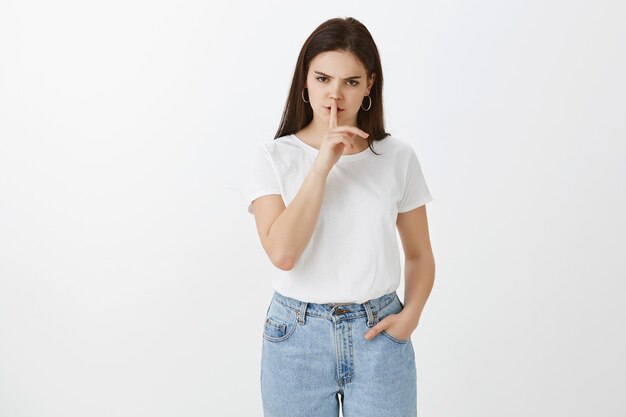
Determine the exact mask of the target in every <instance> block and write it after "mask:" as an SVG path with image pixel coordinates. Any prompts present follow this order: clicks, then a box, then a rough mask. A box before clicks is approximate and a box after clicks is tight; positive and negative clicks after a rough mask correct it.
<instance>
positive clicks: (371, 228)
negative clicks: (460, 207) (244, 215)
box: [247, 135, 432, 303]
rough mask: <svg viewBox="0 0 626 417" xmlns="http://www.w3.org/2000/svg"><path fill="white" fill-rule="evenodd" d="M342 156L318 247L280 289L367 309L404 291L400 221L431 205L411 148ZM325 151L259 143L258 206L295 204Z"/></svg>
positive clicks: (384, 143) (383, 146) (279, 279)
mask: <svg viewBox="0 0 626 417" xmlns="http://www.w3.org/2000/svg"><path fill="white" fill-rule="evenodd" d="M372 147H373V148H374V150H375V151H376V152H377V153H378V154H380V155H375V154H374V153H373V152H372V151H371V150H370V149H369V148H367V149H365V150H364V151H362V152H359V153H357V154H352V155H342V156H341V157H340V158H339V160H338V161H337V162H336V163H335V165H334V166H333V168H332V169H331V171H330V173H329V174H328V177H327V180H326V186H325V190H324V197H323V201H322V206H321V209H320V214H319V217H318V219H317V223H316V225H315V229H314V231H313V234H312V236H311V240H310V241H309V244H308V245H307V247H306V249H305V250H304V252H303V253H302V255H301V257H300V258H299V259H298V260H297V262H296V264H295V265H294V267H293V268H292V269H291V270H289V271H283V270H281V269H279V268H276V271H275V273H274V275H273V277H272V285H273V288H274V290H276V291H278V292H279V293H280V294H282V295H285V296H287V297H291V298H295V299H297V300H301V301H306V302H310V303H364V302H365V301H367V300H371V299H374V298H377V297H380V296H382V295H384V294H388V293H390V292H392V291H395V290H396V289H397V288H398V286H399V284H400V274H401V268H400V251H399V245H398V237H397V229H396V219H397V215H398V213H403V212H407V211H409V210H412V209H414V208H417V207H419V206H421V205H423V204H426V203H428V202H430V201H432V197H431V195H430V192H429V190H428V187H427V185H426V182H425V180H424V176H423V175H422V169H421V166H420V163H419V160H418V158H417V155H416V153H415V151H414V150H413V148H412V147H411V145H409V144H408V143H407V142H404V141H402V140H399V139H397V138H395V137H393V136H387V137H386V138H384V139H382V140H380V141H374V143H373V145H372ZM318 152H319V151H318V150H317V149H315V148H314V147H312V146H310V145H308V144H307V143H305V142H303V141H302V140H301V139H299V138H298V137H297V136H295V135H286V136H282V137H280V138H277V139H275V140H272V141H271V142H266V143H262V144H259V146H257V147H256V149H255V151H254V158H253V163H252V167H251V171H250V177H249V188H248V194H247V195H248V199H247V201H248V204H249V205H248V212H249V213H251V214H254V213H253V211H252V201H253V200H254V199H255V198H257V197H261V196H263V195H267V194H280V195H282V198H283V201H284V203H285V206H288V205H289V203H290V202H291V201H292V200H293V199H294V197H295V196H296V194H297V193H298V191H299V190H300V186H301V185H302V182H303V181H304V179H305V178H306V176H307V175H308V173H309V170H310V168H311V166H312V164H313V162H314V160H315V157H316V155H317V153H318Z"/></svg>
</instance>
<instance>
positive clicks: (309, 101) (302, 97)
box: [300, 87, 311, 103]
mask: <svg viewBox="0 0 626 417" xmlns="http://www.w3.org/2000/svg"><path fill="white" fill-rule="evenodd" d="M304 90H306V87H304V89H303V90H302V94H300V95H301V96H302V101H304V102H305V103H308V102H310V101H311V99H309V101H306V100H305V99H304Z"/></svg>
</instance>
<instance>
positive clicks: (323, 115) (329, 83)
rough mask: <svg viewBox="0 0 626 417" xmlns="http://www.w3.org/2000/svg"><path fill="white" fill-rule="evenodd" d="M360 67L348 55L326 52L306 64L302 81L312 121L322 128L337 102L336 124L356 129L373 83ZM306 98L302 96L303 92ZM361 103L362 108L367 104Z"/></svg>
mask: <svg viewBox="0 0 626 417" xmlns="http://www.w3.org/2000/svg"><path fill="white" fill-rule="evenodd" d="M374 78H375V74H372V77H371V79H370V80H368V79H367V73H366V70H365V67H364V66H363V64H362V63H361V62H360V61H359V60H358V58H357V57H356V56H355V55H354V54H352V53H350V52H343V51H342V52H339V51H328V52H322V53H320V54H318V55H317V56H316V57H315V58H313V60H312V61H311V64H310V65H309V72H308V74H307V79H306V87H307V90H308V96H309V97H308V99H309V101H310V102H309V104H310V105H311V108H312V109H313V118H314V119H315V118H317V119H318V121H323V122H324V123H325V124H326V125H327V124H328V119H329V117H330V105H331V102H332V100H337V125H338V126H340V125H350V126H356V116H357V113H358V112H359V108H360V107H361V103H363V98H364V97H365V96H366V95H368V94H369V92H370V89H371V88H372V84H373V83H374ZM305 98H306V93H305ZM368 103H369V102H368V101H366V102H365V106H367V105H368Z"/></svg>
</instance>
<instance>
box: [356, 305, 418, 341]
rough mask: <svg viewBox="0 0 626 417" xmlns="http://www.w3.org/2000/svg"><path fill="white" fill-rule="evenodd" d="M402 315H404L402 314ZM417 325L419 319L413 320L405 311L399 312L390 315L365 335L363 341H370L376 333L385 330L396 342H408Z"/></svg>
mask: <svg viewBox="0 0 626 417" xmlns="http://www.w3.org/2000/svg"><path fill="white" fill-rule="evenodd" d="M403 313H404V314H403ZM418 323H419V317H418V318H415V317H413V316H411V315H409V314H407V313H405V311H404V310H403V311H401V312H400V313H397V314H390V315H388V316H387V317H385V318H384V319H382V320H381V321H379V322H378V323H376V325H375V326H374V327H372V328H371V329H369V330H368V331H367V332H366V333H365V336H364V337H365V339H367V340H371V339H373V338H374V337H376V335H378V333H380V332H382V331H383V330H385V331H386V332H387V333H388V334H389V335H390V336H392V337H395V338H396V339H398V340H403V341H408V340H409V339H410V338H411V333H413V330H415V328H416V327H417V325H418Z"/></svg>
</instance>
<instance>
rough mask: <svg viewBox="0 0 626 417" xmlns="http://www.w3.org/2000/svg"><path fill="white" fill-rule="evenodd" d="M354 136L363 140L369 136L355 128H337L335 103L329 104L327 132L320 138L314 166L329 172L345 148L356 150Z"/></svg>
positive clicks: (333, 101)
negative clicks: (358, 136) (320, 142)
mask: <svg viewBox="0 0 626 417" xmlns="http://www.w3.org/2000/svg"><path fill="white" fill-rule="evenodd" d="M356 135H360V136H362V137H364V138H366V137H368V136H369V133H365V132H364V131H362V130H361V129H359V128H358V127H355V126H337V102H336V101H335V100H332V101H331V103H330V117H329V118H328V130H327V131H326V134H325V135H324V137H323V138H322V144H321V146H320V150H319V153H318V154H317V158H316V159H315V166H316V167H317V168H318V169H321V170H325V171H326V172H330V170H331V169H332V167H333V166H334V165H335V163H336V162H337V161H338V160H339V158H341V155H342V154H343V150H344V148H345V147H346V146H350V147H351V148H353V149H357V148H358V146H357V141H356V139H355V136H356Z"/></svg>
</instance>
